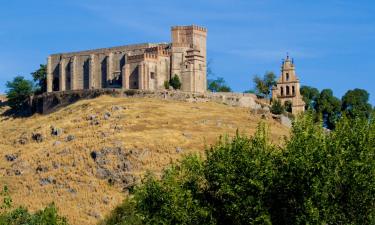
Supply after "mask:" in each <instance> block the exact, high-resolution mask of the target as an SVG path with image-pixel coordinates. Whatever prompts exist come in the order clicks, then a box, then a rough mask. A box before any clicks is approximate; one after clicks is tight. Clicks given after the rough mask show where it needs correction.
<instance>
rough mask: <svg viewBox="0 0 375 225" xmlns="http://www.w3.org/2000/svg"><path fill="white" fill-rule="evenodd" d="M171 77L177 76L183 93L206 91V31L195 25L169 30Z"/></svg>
mask: <svg viewBox="0 0 375 225" xmlns="http://www.w3.org/2000/svg"><path fill="white" fill-rule="evenodd" d="M171 33H172V45H171V46H172V49H171V76H174V75H175V74H177V75H178V76H179V77H180V79H181V83H182V87H181V89H182V90H183V91H191V92H205V91H206V89H207V77H206V66H207V65H206V64H207V29H206V28H203V27H199V26H196V25H192V26H175V27H172V29H171Z"/></svg>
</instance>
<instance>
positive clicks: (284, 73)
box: [272, 54, 305, 114]
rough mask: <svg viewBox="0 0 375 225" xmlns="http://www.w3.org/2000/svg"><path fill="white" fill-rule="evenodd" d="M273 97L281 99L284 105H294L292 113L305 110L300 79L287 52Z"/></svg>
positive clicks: (273, 90) (273, 89)
mask: <svg viewBox="0 0 375 225" xmlns="http://www.w3.org/2000/svg"><path fill="white" fill-rule="evenodd" d="M272 99H279V100H280V101H281V103H282V104H283V105H286V103H287V102H289V103H291V105H292V113H293V114H298V113H299V112H303V111H305V102H304V101H303V100H302V96H301V93H300V81H299V79H298V77H297V75H296V71H295V66H294V61H293V59H290V58H289V55H288V54H287V56H286V58H285V59H284V60H283V62H282V65H281V75H280V77H279V79H278V81H277V84H276V86H274V87H273V88H272Z"/></svg>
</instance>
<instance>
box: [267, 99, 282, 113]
mask: <svg viewBox="0 0 375 225" xmlns="http://www.w3.org/2000/svg"><path fill="white" fill-rule="evenodd" d="M270 111H271V113H273V114H276V115H280V114H282V113H283V112H284V111H285V109H284V107H283V105H282V104H281V102H280V100H278V99H276V100H273V101H272V105H271V110H270Z"/></svg>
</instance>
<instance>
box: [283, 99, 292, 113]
mask: <svg viewBox="0 0 375 225" xmlns="http://www.w3.org/2000/svg"><path fill="white" fill-rule="evenodd" d="M284 109H285V111H287V112H290V113H291V112H292V102H291V101H285V103H284Z"/></svg>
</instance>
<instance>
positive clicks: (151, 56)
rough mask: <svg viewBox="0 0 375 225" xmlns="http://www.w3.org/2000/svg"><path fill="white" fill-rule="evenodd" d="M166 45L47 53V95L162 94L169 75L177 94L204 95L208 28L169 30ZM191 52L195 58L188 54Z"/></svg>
mask: <svg viewBox="0 0 375 225" xmlns="http://www.w3.org/2000/svg"><path fill="white" fill-rule="evenodd" d="M171 36H172V42H171V43H146V44H136V45H127V46H119V47H113V48H102V49H95V50H87V51H80V52H69V53H59V54H52V55H50V56H49V57H48V62H47V92H55V91H67V90H83V89H99V88H123V89H139V90H162V89H164V82H165V81H169V80H170V79H171V77H172V76H173V75H175V74H176V75H178V76H179V77H180V80H181V81H182V88H181V89H182V90H183V91H190V92H200V93H202V92H205V91H206V86H207V85H206V37H207V29H205V28H202V27H199V26H195V25H192V26H176V27H172V28H171ZM192 51H193V53H194V54H192Z"/></svg>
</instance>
